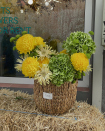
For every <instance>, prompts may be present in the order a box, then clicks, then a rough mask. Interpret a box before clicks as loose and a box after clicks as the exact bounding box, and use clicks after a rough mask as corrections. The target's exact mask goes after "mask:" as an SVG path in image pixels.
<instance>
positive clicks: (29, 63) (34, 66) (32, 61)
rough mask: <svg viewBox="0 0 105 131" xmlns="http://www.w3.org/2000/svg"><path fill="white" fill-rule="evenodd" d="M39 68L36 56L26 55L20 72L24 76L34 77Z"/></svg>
mask: <svg viewBox="0 0 105 131" xmlns="http://www.w3.org/2000/svg"><path fill="white" fill-rule="evenodd" d="M38 69H39V62H38V61H37V58H34V57H27V58H26V59H25V60H24V61H23V63H22V73H23V74H24V75H25V77H29V78H30V77H32V78H34V76H35V73H36V72H37V70H38Z"/></svg>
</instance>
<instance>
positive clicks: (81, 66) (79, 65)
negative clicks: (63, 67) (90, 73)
mask: <svg viewBox="0 0 105 131" xmlns="http://www.w3.org/2000/svg"><path fill="white" fill-rule="evenodd" d="M71 62H72V65H73V66H74V69H75V70H77V71H80V72H82V71H86V70H87V67H88V66H89V60H88V58H87V57H86V55H85V54H84V53H74V54H73V55H71Z"/></svg>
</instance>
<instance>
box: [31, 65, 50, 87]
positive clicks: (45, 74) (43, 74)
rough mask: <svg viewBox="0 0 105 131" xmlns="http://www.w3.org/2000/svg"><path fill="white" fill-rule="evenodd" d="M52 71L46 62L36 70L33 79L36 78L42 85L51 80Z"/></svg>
mask: <svg viewBox="0 0 105 131" xmlns="http://www.w3.org/2000/svg"><path fill="white" fill-rule="evenodd" d="M51 76H52V72H51V71H50V70H49V68H48V64H43V66H42V68H41V70H38V71H37V72H36V74H35V78H34V79H35V80H38V82H39V83H40V84H41V85H42V84H44V85H46V84H49V82H50V80H51Z"/></svg>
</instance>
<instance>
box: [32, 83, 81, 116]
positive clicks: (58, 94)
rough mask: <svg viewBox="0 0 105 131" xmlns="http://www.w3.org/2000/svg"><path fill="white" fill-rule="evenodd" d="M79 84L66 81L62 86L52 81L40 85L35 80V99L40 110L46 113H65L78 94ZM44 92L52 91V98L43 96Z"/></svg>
mask: <svg viewBox="0 0 105 131" xmlns="http://www.w3.org/2000/svg"><path fill="white" fill-rule="evenodd" d="M77 84H78V80H77V81H76V83H74V84H71V82H65V83H64V84H62V85H61V86H60V87H57V86H55V85H53V84H52V83H50V84H47V85H46V86H45V85H40V84H39V83H37V81H34V100H35V103H36V106H37V107H38V109H39V110H41V111H42V112H43V113H46V114H53V115H54V114H63V113H65V112H67V111H68V110H69V109H70V108H71V107H72V106H73V104H74V102H75V100H76V95H77ZM43 92H46V93H52V95H53V98H52V99H45V98H43Z"/></svg>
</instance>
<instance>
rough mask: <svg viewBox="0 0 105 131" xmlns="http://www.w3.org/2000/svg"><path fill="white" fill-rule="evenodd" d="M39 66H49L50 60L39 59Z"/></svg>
mask: <svg viewBox="0 0 105 131" xmlns="http://www.w3.org/2000/svg"><path fill="white" fill-rule="evenodd" d="M38 62H39V66H40V67H41V68H42V65H43V64H49V59H48V58H47V57H45V58H44V59H43V60H41V59H39V60H38Z"/></svg>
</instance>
